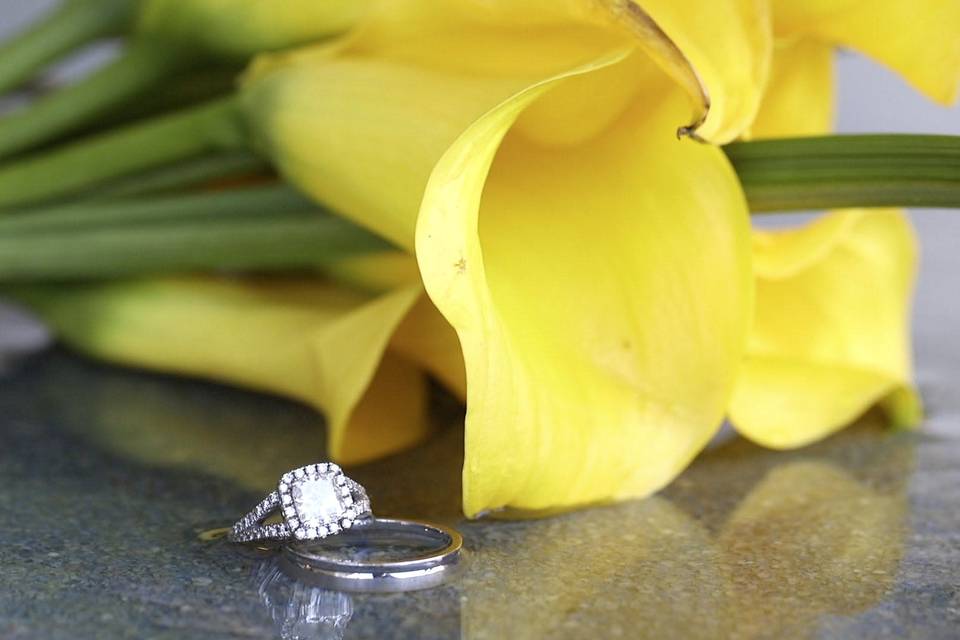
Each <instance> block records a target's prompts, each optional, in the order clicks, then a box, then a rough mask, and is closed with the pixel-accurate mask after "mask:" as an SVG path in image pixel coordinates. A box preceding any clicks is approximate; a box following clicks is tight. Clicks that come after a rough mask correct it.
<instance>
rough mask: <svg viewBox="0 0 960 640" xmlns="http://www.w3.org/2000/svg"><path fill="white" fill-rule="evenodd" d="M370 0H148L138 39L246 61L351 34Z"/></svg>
mask: <svg viewBox="0 0 960 640" xmlns="http://www.w3.org/2000/svg"><path fill="white" fill-rule="evenodd" d="M368 4H369V2H368V0H283V2H279V3H278V2H273V1H271V0H144V2H143V5H142V7H141V8H140V12H139V17H138V20H137V24H136V31H137V33H138V35H140V36H142V37H147V38H159V39H162V40H169V41H173V42H178V43H181V44H182V45H183V46H186V47H188V48H191V49H199V50H202V51H204V52H207V53H212V54H214V55H216V56H218V57H226V58H235V59H239V60H246V59H247V58H249V57H250V56H252V55H255V54H257V53H260V52H263V51H276V50H278V49H285V48H288V47H292V46H296V45H301V44H306V43H309V42H313V41H315V40H319V39H322V38H324V37H328V36H331V35H335V34H339V33H342V32H344V31H346V30H347V29H349V28H350V27H351V26H353V24H354V23H355V22H356V21H357V20H358V19H359V18H360V17H361V16H362V15H363V13H364V12H365V11H366V9H367V5H368Z"/></svg>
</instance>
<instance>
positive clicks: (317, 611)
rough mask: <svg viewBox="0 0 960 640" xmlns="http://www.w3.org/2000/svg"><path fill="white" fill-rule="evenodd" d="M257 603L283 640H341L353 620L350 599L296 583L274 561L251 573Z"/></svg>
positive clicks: (264, 563) (343, 594) (273, 559)
mask: <svg viewBox="0 0 960 640" xmlns="http://www.w3.org/2000/svg"><path fill="white" fill-rule="evenodd" d="M254 582H255V584H256V587H257V593H258V594H259V595H260V599H261V600H262V601H263V604H264V605H265V606H266V607H267V610H268V611H269V612H270V617H271V619H272V620H273V622H274V624H275V625H276V627H277V630H278V631H279V633H280V637H281V638H282V639H283V640H341V639H342V638H343V634H344V633H346V630H347V625H348V624H350V618H351V617H353V599H352V598H351V597H350V596H349V595H348V594H346V593H341V592H339V591H327V590H326V589H321V588H319V587H314V586H310V585H307V584H304V583H302V582H299V581H297V580H295V579H294V578H292V577H291V576H289V575H287V574H286V573H284V572H283V570H282V569H281V567H280V565H279V563H278V561H277V559H276V558H271V559H269V560H265V561H264V562H263V563H261V564H260V565H258V566H257V567H256V569H255V570H254Z"/></svg>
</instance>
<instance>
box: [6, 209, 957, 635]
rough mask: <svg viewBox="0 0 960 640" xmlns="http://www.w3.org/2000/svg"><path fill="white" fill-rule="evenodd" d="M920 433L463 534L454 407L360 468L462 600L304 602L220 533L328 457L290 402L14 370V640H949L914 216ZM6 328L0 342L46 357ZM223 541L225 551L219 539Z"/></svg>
mask: <svg viewBox="0 0 960 640" xmlns="http://www.w3.org/2000/svg"><path fill="white" fill-rule="evenodd" d="M918 219H919V221H920V227H921V230H922V236H923V238H924V239H925V240H926V243H927V245H928V246H927V249H928V252H927V255H928V259H927V270H926V271H925V273H924V277H923V279H922V280H921V287H920V294H919V302H918V313H917V330H916V332H917V351H918V356H917V359H918V363H919V379H920V383H921V386H922V388H923V392H924V395H925V398H926V401H927V404H928V414H929V417H928V419H927V421H926V423H925V425H924V428H923V430H922V431H920V432H918V433H895V432H889V431H887V430H885V429H883V428H882V427H881V426H880V424H879V419H878V417H877V416H874V415H868V416H867V417H865V418H864V419H863V420H861V421H860V422H859V423H858V424H857V425H855V426H854V427H852V428H850V429H848V430H846V431H844V432H843V433H841V434H839V435H837V436H835V437H832V438H830V439H828V440H826V441H824V442H822V443H820V444H818V445H815V446H813V447H810V448H807V449H802V450H799V451H794V452H772V451H765V450H763V449H760V448H758V447H756V446H753V445H751V444H749V443H747V442H745V441H743V440H741V439H739V438H736V437H733V436H731V437H729V438H727V439H726V440H725V441H723V442H720V443H719V444H716V445H715V446H713V447H712V448H711V449H710V450H708V451H707V452H706V453H704V454H703V455H702V456H701V457H700V458H699V459H698V460H697V461H696V462H695V464H694V465H693V466H692V467H691V468H690V469H689V470H688V471H687V472H686V473H684V474H683V475H682V476H681V477H680V478H679V479H678V480H677V481H676V482H675V483H674V484H673V485H671V486H670V487H669V488H668V489H667V490H666V491H664V492H663V493H661V494H660V495H657V496H655V497H653V498H650V499H648V500H643V501H635V502H630V503H626V504H622V505H618V506H611V507H602V508H594V509H588V510H584V511H579V512H575V513H570V514H566V515H561V516H555V517H552V518H547V519H541V520H530V521H522V522H507V521H496V520H485V521H478V522H464V521H462V520H461V517H460V515H459V503H458V500H459V491H460V484H459V482H460V481H459V473H460V464H461V461H462V453H461V448H462V432H461V430H460V429H459V428H458V427H457V423H458V421H459V420H460V419H461V416H460V415H459V411H460V409H459V408H458V407H456V406H453V405H451V404H450V403H449V402H445V401H443V399H442V398H440V399H439V401H438V402H437V407H438V409H437V412H436V421H437V423H438V432H437V434H436V435H435V436H434V437H433V438H432V439H431V440H430V441H429V442H428V443H427V444H426V445H424V446H421V447H419V448H417V449H415V450H412V451H410V452H407V453H405V454H402V455H399V456H396V457H394V458H390V459H387V460H384V461H382V462H379V463H376V464H371V465H367V466H362V467H357V468H353V469H349V470H348V471H349V473H350V474H351V475H352V476H353V477H355V478H356V479H357V480H358V481H360V482H361V483H363V484H364V485H365V486H366V487H367V488H368V490H369V492H370V494H371V497H372V498H373V500H374V504H375V508H376V509H377V512H378V514H380V515H397V516H404V517H424V518H430V519H435V520H438V521H442V522H446V523H451V524H454V525H455V526H457V527H458V528H459V529H460V530H461V531H462V532H463V534H464V536H465V538H466V545H467V548H468V550H469V556H468V558H467V565H466V571H465V574H464V575H463V576H462V578H461V579H460V580H459V581H458V582H457V583H455V584H452V585H450V586H446V587H441V588H439V589H434V590H430V591H423V592H417V593H408V594H392V595H357V594H352V595H351V594H338V593H334V592H327V591H321V590H320V589H317V588H313V587H309V586H306V585H301V584H296V583H294V582H293V581H292V580H290V579H289V578H287V577H286V576H285V575H284V574H282V573H278V572H277V571H276V567H275V565H274V564H273V560H272V558H271V557H270V556H269V555H264V554H262V553H258V552H254V551H245V550H239V549H237V548H235V547H234V546H232V545H230V544H228V543H227V542H225V541H224V540H223V539H222V538H221V537H218V536H217V535H215V532H216V530H217V529H220V528H222V527H225V526H228V525H229V524H231V523H232V522H233V521H234V520H235V519H236V518H237V517H239V515H241V514H242V513H244V512H246V511H247V510H248V509H249V508H251V507H252V506H253V505H254V504H255V503H256V502H257V501H258V500H259V498H260V497H261V496H262V495H263V494H264V493H265V492H266V491H268V490H270V489H271V488H272V487H273V486H274V484H275V482H276V479H277V477H278V476H279V475H280V474H281V473H282V472H283V471H285V470H287V469H290V468H292V467H295V466H298V465H300V464H303V463H306V462H311V461H314V460H315V459H317V458H319V457H322V450H323V444H322V440H323V429H322V424H321V420H320V418H319V417H318V416H317V415H316V414H314V413H313V412H311V411H309V410H307V409H305V408H303V407H300V406H298V405H295V404H291V403H287V402H284V401H281V400H277V399H274V398H270V397H265V396H259V395H255V394H250V393H246V392H243V391H239V390H235V389H230V388H226V387H220V386H216V385H210V384H204V383H198V382H193V381H186V380H179V379H174V378H167V377H163V376H157V375H151V374H144V373H137V372H132V371H126V370H122V369H115V368H110V367H105V366H100V365H95V364H91V363H89V362H86V361H84V360H81V359H79V358H77V357H75V356H72V355H69V354H67V353H64V352H61V351H57V350H54V351H46V352H42V353H40V354H35V355H30V356H21V357H18V358H7V359H6V361H5V371H4V373H3V374H2V376H3V377H2V380H0V566H2V568H3V570H2V571H0V638H4V639H14V638H30V639H34V638H70V639H76V638H178V639H186V638H206V639H209V638H271V637H287V638H340V637H345V638H410V637H423V638H456V637H464V638H471V639H480V638H546V637H548V638H584V637H605V638H606V637H626V638H665V637H684V638H716V637H731V638H784V637H790V638H804V637H812V638H841V637H844V638H846V637H869V638H903V637H912V638H953V637H957V635H958V629H960V492H958V491H957V486H958V482H960V396H958V394H956V393H955V391H954V390H955V387H956V382H955V381H956V377H957V374H958V373H960V345H958V341H957V339H956V327H957V326H958V322H957V319H958V318H960V313H958V311H960V310H958V305H957V300H956V298H953V297H950V296H947V295H944V294H945V293H946V292H954V295H955V291H956V285H955V282H956V275H955V274H956V273H958V271H960V256H958V255H957V254H956V253H954V252H953V251H952V247H955V246H957V241H958V239H960V217H958V216H955V215H951V214H945V213H932V212H931V213H924V214H922V215H920V216H919V217H918ZM18 326H21V325H19V324H18V322H17V321H14V320H9V319H6V320H2V319H0V334H2V335H4V336H6V338H5V339H4V340H0V343H2V344H5V345H6V346H5V350H6V351H7V352H9V351H10V350H11V348H12V345H16V344H25V343H27V342H29V341H30V340H31V339H32V335H33V334H31V332H30V331H24V330H20V331H17V330H16V329H17V327H18ZM211 532H214V533H211Z"/></svg>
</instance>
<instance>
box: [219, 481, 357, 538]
mask: <svg viewBox="0 0 960 640" xmlns="http://www.w3.org/2000/svg"><path fill="white" fill-rule="evenodd" d="M278 511H279V513H280V515H281V516H282V521H281V522H276V523H271V524H265V523H264V521H265V520H267V519H268V518H270V517H271V516H272V515H274V514H276V513H277V512H278ZM372 518H373V513H371V511H370V498H368V497H367V492H366V490H365V489H364V488H363V487H362V486H360V484H358V483H357V482H355V481H353V480H351V479H350V478H348V477H347V476H346V475H344V473H343V471H342V470H341V469H340V467H338V466H337V465H335V464H332V463H329V462H325V463H320V464H311V465H307V466H305V467H300V468H299V469H294V470H293V471H290V472H289V473H285V474H283V476H282V477H281V478H280V483H279V484H278V485H277V490H276V491H274V492H272V493H271V494H270V495H268V496H267V497H266V498H264V499H263V501H262V502H260V504H258V505H257V506H256V507H254V509H253V511H251V512H250V513H248V514H247V515H245V516H244V517H243V518H241V519H240V521H239V522H237V523H236V524H235V525H233V528H231V530H230V533H229V534H228V535H227V538H228V539H229V540H231V541H232V542H255V541H259V540H274V541H285V540H301V541H307V540H322V539H323V538H326V537H327V536H332V535H335V534H338V533H340V532H341V531H343V530H345V529H349V528H350V527H353V526H354V525H361V524H366V523H367V522H369V521H371V520H372Z"/></svg>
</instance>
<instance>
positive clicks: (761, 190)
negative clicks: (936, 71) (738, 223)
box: [724, 134, 960, 213]
mask: <svg viewBox="0 0 960 640" xmlns="http://www.w3.org/2000/svg"><path fill="white" fill-rule="evenodd" d="M724 150H725V151H726V152H727V155H728V157H729V158H730V160H731V162H732V163H733V166H734V168H735V169H736V171H737V174H738V175H739V176H740V181H741V182H742V183H743V187H744V190H745V192H746V194H747V200H748V202H749V204H750V210H751V211H753V212H757V213H760V212H767V211H795V210H810V209H827V208H835V207H887V206H904V207H960V137H958V136H932V135H901V134H890V135H840V136H824V137H816V138H795V139H779V140H760V141H756V142H738V143H735V144H731V145H728V146H726V147H725V148H724Z"/></svg>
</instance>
